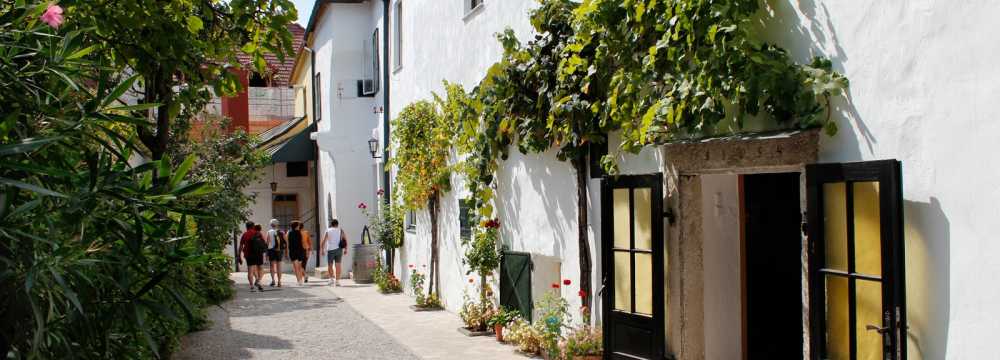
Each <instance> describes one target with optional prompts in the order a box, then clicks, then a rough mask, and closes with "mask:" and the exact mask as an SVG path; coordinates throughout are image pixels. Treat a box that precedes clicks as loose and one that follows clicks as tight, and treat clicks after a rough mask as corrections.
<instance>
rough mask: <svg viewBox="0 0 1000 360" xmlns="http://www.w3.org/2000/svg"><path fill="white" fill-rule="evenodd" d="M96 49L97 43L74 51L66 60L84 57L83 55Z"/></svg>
mask: <svg viewBox="0 0 1000 360" xmlns="http://www.w3.org/2000/svg"><path fill="white" fill-rule="evenodd" d="M95 49H97V45H91V46H88V47H85V48H83V49H80V50H77V51H74V52H73V53H72V54H70V55H69V56H67V57H66V60H74V59H79V58H82V57H84V56H87V55H89V54H90V53H92V52H94V50H95Z"/></svg>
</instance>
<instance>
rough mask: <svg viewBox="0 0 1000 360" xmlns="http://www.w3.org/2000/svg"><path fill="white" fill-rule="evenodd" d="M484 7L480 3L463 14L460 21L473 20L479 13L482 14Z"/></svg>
mask: <svg viewBox="0 0 1000 360" xmlns="http://www.w3.org/2000/svg"><path fill="white" fill-rule="evenodd" d="M484 7H485V6H484V5H483V4H482V3H480V4H479V5H478V6H476V7H474V8H472V9H469V10H468V11H466V12H465V15H463V16H462V21H465V22H469V20H471V19H472V18H474V17H475V16H476V15H478V14H479V13H481V12H483V8H484Z"/></svg>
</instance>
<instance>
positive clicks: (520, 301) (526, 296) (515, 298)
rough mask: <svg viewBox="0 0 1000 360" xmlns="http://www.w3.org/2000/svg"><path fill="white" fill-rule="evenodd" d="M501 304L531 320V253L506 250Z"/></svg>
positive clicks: (501, 277)
mask: <svg viewBox="0 0 1000 360" xmlns="http://www.w3.org/2000/svg"><path fill="white" fill-rule="evenodd" d="M500 306H503V307H505V308H507V309H508V310H517V311H520V312H521V316H523V317H524V318H525V319H527V320H528V321H531V311H532V306H531V255H530V254H528V253H524V252H516V251H504V252H503V261H501V263H500Z"/></svg>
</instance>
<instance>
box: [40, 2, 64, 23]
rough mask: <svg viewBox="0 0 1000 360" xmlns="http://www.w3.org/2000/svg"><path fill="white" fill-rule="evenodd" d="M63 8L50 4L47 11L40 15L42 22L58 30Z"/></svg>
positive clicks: (61, 20) (61, 21)
mask: <svg viewBox="0 0 1000 360" xmlns="http://www.w3.org/2000/svg"><path fill="white" fill-rule="evenodd" d="M62 14H63V8H62V7H60V6H59V5H55V4H51V5H49V8H48V9H45V13H44V14H42V17H41V20H42V22H44V23H46V24H49V26H51V27H53V28H56V29H58V28H59V26H60V25H62V23H63V15H62Z"/></svg>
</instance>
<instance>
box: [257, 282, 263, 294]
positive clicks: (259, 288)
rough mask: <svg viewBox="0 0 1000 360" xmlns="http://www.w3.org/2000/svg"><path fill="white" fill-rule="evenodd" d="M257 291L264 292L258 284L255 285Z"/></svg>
mask: <svg viewBox="0 0 1000 360" xmlns="http://www.w3.org/2000/svg"><path fill="white" fill-rule="evenodd" d="M257 291H260V292H264V287H263V286H260V283H259V282H258V283H257Z"/></svg>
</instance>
